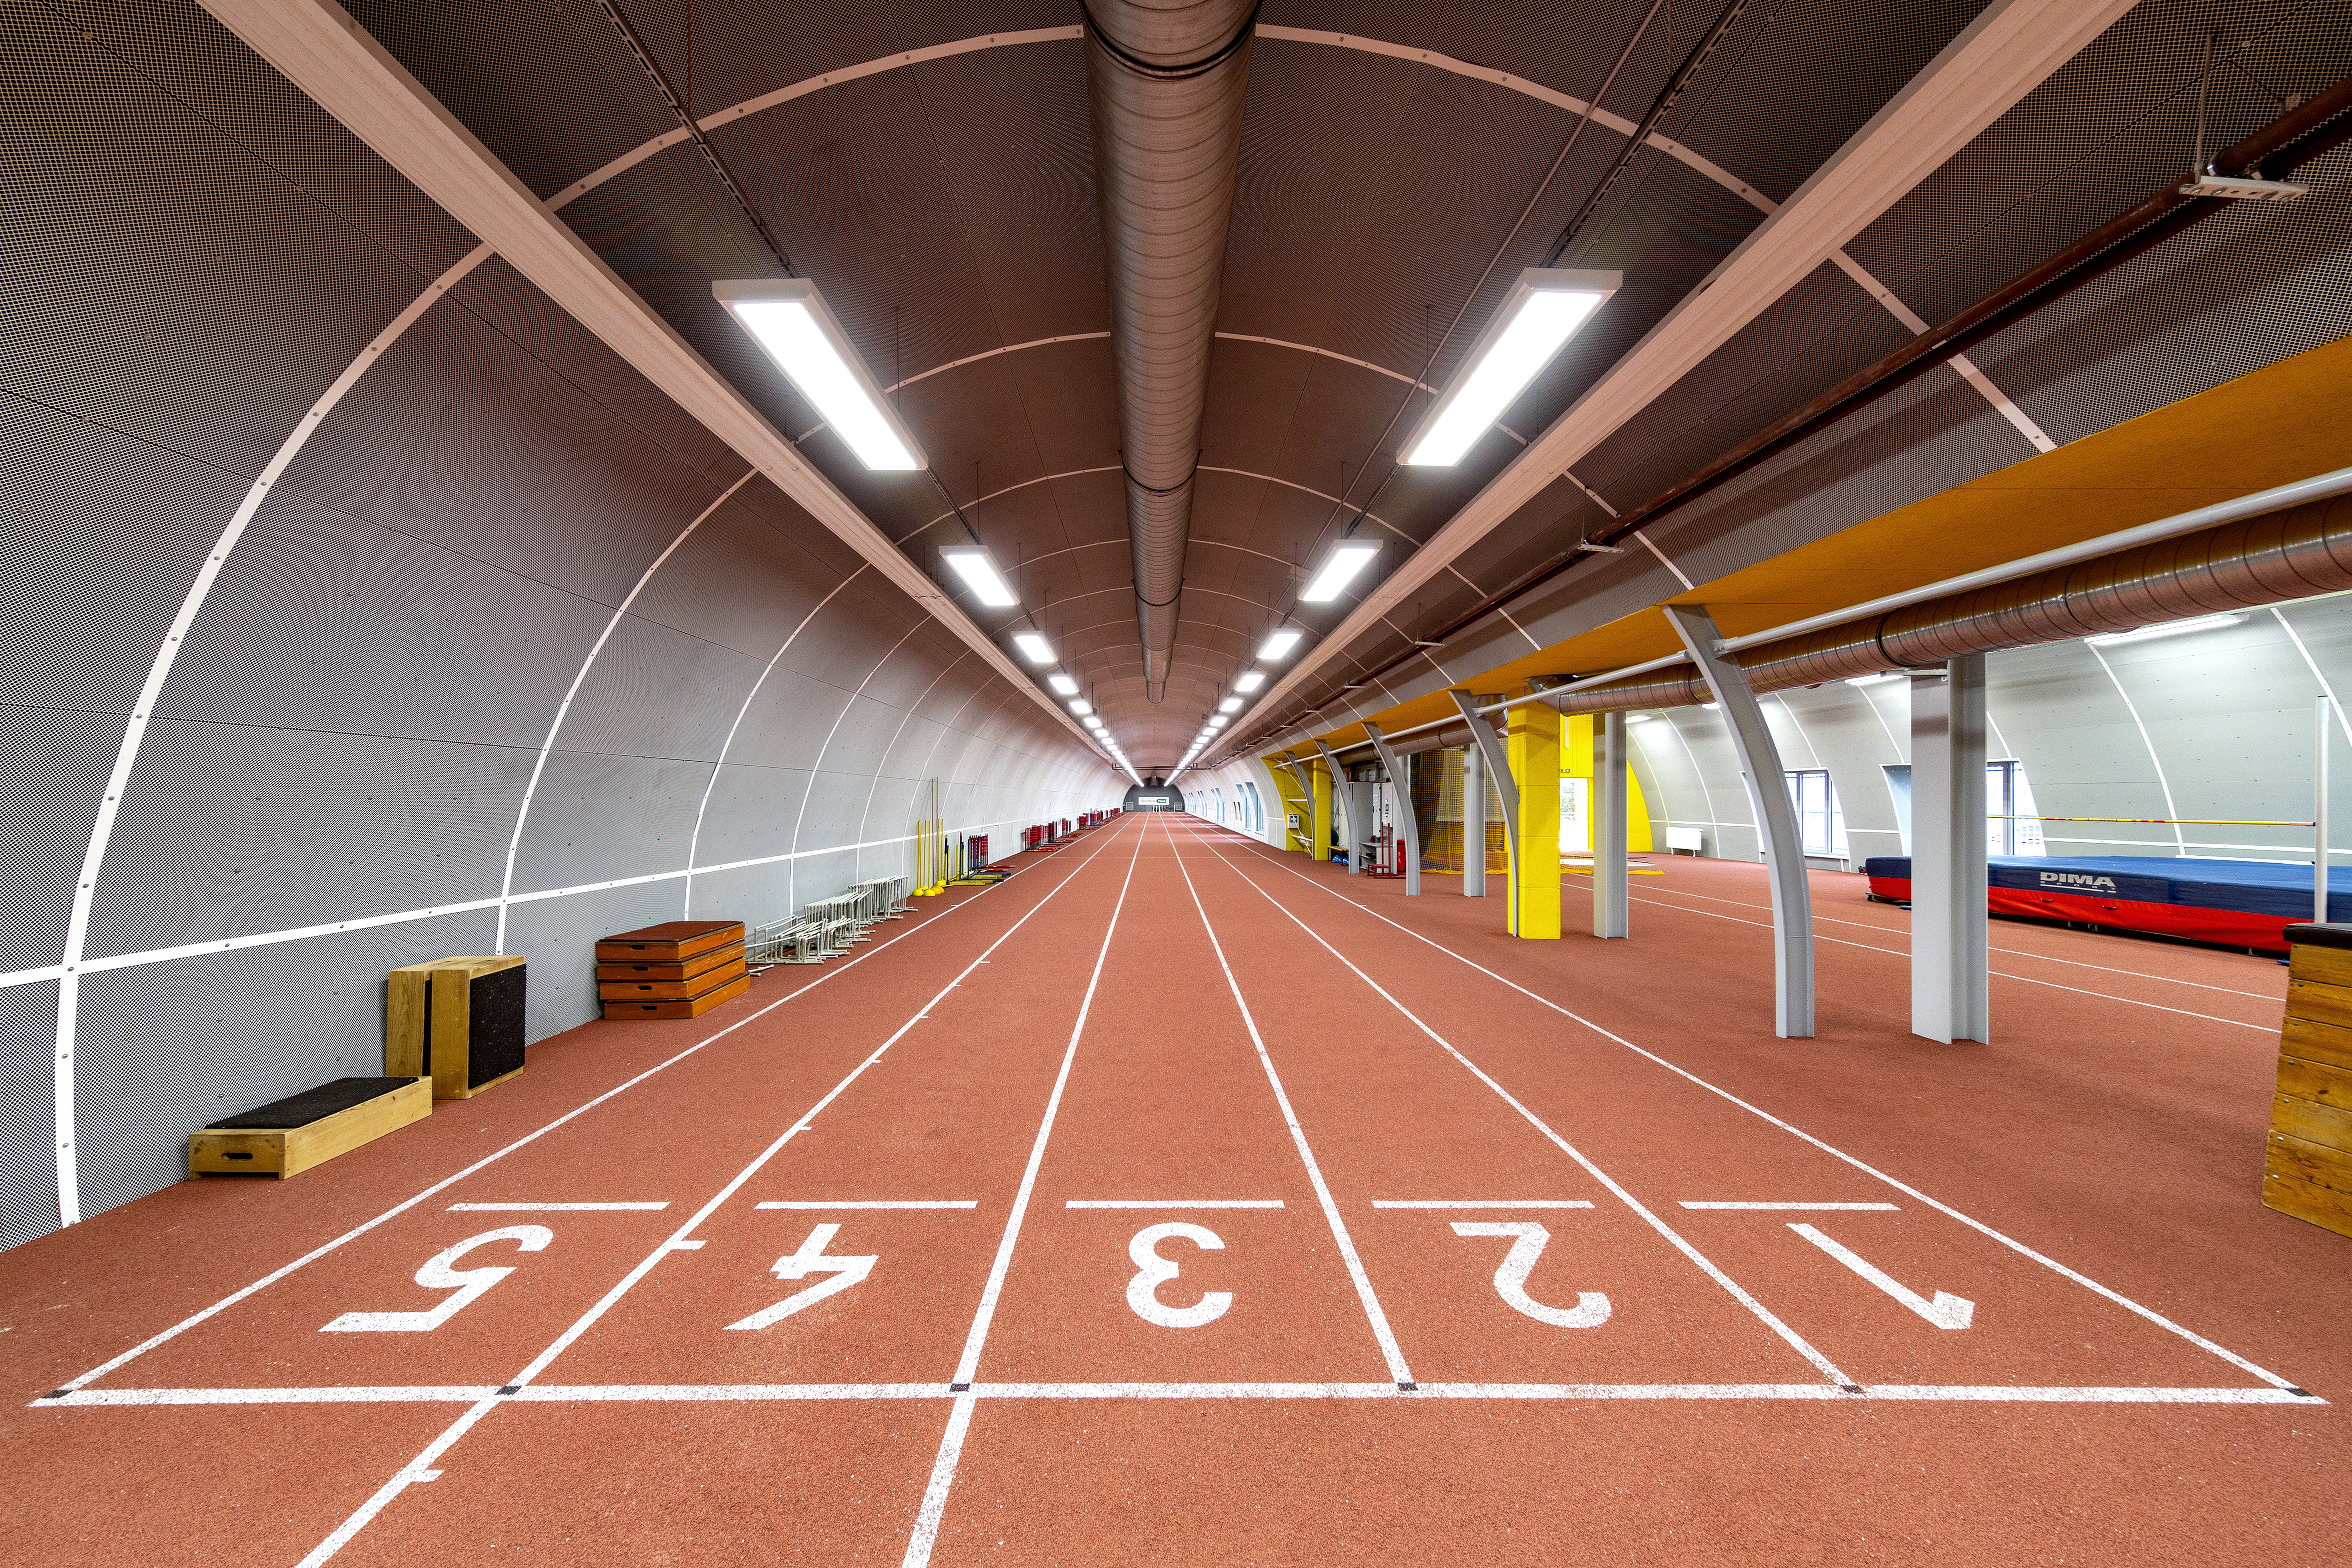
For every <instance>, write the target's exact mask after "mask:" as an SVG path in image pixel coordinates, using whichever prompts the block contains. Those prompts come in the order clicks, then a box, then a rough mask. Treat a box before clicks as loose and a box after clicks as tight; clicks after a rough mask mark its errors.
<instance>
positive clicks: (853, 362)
mask: <svg viewBox="0 0 2352 1568" xmlns="http://www.w3.org/2000/svg"><path fill="white" fill-rule="evenodd" d="M710 292H711V296H712V298H714V299H716V300H718V301H719V303H720V304H721V305H724V306H725V307H726V308H727V311H728V313H729V314H730V315H731V316H733V317H734V318H735V321H736V323H737V324H738V325H740V327H741V328H742V329H743V330H744V331H747V332H749V333H750V334H751V340H752V341H753V342H756V343H758V344H759V345H760V347H761V349H763V350H765V351H766V352H767V355H768V357H769V358H770V359H772V360H773V361H775V362H776V367H777V368H778V369H779V370H782V372H783V373H784V374H785V375H786V376H787V377H788V378H789V379H790V380H791V382H792V384H793V385H794V386H795V387H797V388H799V389H800V394H801V395H802V396H803V397H805V398H807V399H808V400H809V402H810V403H811V404H812V405H814V407H815V408H816V411H817V414H818V416H820V417H822V418H823V419H824V422H825V423H826V424H827V425H830V426H833V429H834V431H835V434H837V435H839V436H840V437H841V438H842V439H843V440H844V441H845V442H847V443H848V444H849V449H850V450H851V451H853V452H855V453H856V454H857V460H858V461H859V462H861V463H864V464H865V465H866V467H867V468H877V469H908V468H928V467H929V466H930V465H929V463H928V462H927V461H926V460H925V458H924V457H923V449H922V447H921V446H920V445H919V444H918V443H917V441H916V440H915V436H914V432H913V431H911V430H909V429H908V428H907V426H906V425H905V423H904V422H902V421H901V420H900V419H899V417H898V413H897V411H896V410H894V409H893V408H892V407H891V406H890V404H889V401H888V400H887V399H886V398H885V397H884V396H883V395H882V389H881V388H880V387H879V386H878V385H877V384H876V383H875V380H874V378H873V377H872V376H871V375H868V374H866V365H865V363H864V362H863V361H862V360H860V359H859V358H858V357H857V351H856V349H854V348H852V347H851V346H850V343H849V334H848V333H846V332H845V331H842V328H841V323H840V321H837V320H835V317H834V314H833V312H832V311H831V310H827V309H826V308H825V303H824V298H823V296H821V295H820V294H818V292H817V289H816V285H815V284H814V283H812V282H810V281H809V280H808V279H805V278H754V279H720V280H719V281H718V282H716V283H713V284H712V285H711V286H710ZM1011 602H1012V601H1010V600H1007V601H1006V603H1008V604H1010V603H1011Z"/></svg>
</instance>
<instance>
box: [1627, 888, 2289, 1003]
mask: <svg viewBox="0 0 2352 1568" xmlns="http://www.w3.org/2000/svg"><path fill="white" fill-rule="evenodd" d="M1643 892H1647V893H1670V894H1672V895H1673V896H1674V897H1675V898H1678V899H1705V900H1706V901H1707V902H1709V903H1711V904H1729V905H1730V906H1731V907H1732V908H1733V909H1736V910H1769V909H1770V908H1771V907H1772V906H1771V905H1769V904H1751V903H1749V902H1748V901H1747V900H1744V899H1726V898H1721V897H1718V896H1717V895H1716V894H1714V893H1694V892H1692V891H1691V890H1690V889H1687V888H1675V887H1669V886H1665V885H1664V884H1661V885H1659V886H1656V887H1644V888H1643ZM1645 901H1654V900H1645ZM1663 907H1664V908H1667V909H1675V908H1679V907H1680V906H1679V905H1673V904H1668V905H1665V906H1663ZM1690 912H1691V913H1693V914H1705V913H1706V912H1707V911H1706V910H1691V911H1690ZM1813 921H1814V923H1816V924H1819V923H1820V922H1822V921H1829V922H1830V923H1831V924H1832V925H1842V926H1854V927H1856V928H1858V929H1860V930H1863V931H1876V932H1878V933H1879V934H1880V935H1881V936H1908V935H1909V934H1910V928H1908V927H1907V926H1883V925H1879V924H1877V923H1876V922H1875V921H1849V920H1840V919H1839V918H1838V917H1837V916H1835V915H1824V914H1819V913H1816V914H1815V915H1814V916H1813ZM1986 951H1987V952H2001V953H2007V954H2008V955H2009V956H2010V957H2011V958H2031V959H2033V960H2035V961H2036V962H2037V963H2063V964H2065V965H2066V966H2067V967H2068V968H2070V969H2095V970H2097V971H2098V972H2099V973H2102V974H2121V975H2124V976H2126V978H2128V979H2132V980H2159V981H2162V982H2163V983H2164V984H2167V985H2186V986H2189V987H2190V988H2192V989H2194V990H2198V991H2219V992H2220V993H2221V994H2222V995H2224V996H2251V997H2252V998H2253V999H2254V1000H2255V1001H2257V1002H2276V1001H2278V1000H2279V998H2277V997H2275V996H2271V995H2267V994H2263V992H2260V991H2240V990H2237V989H2235V988H2233V987H2231V986H2228V985H2208V984H2205V983H2204V982H2202V981H2199V980H2182V979H2180V978H2179V977H2178V976H2176V975H2170V974H2143V973H2140V972H2139V971H2138V970H2137V969H2117V968H2116V967H2115V966H2114V965H2113V964H2108V963H2084V962H2083V961H2082V960H2081V959H2078V958H2053V957H2052V956H2051V955H2050V954H2048V953H2046V952H2027V951H2026V950H2025V949H2023V948H2021V947H1989V948H1987V949H1986ZM1904 956H1905V957H1906V958H1907V957H1909V956H1910V955H1909V954H1908V953H1906V954H1905V955H1904ZM2012 978H2017V977H2014V976H2013V977H2012ZM2117 1000H2122V998H2120V997H2119V998H2117Z"/></svg>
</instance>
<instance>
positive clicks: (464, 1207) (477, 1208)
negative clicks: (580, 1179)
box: [449, 1204, 668, 1213]
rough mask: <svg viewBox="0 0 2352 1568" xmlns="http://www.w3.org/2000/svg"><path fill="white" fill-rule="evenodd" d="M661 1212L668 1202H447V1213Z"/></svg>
mask: <svg viewBox="0 0 2352 1568" xmlns="http://www.w3.org/2000/svg"><path fill="white" fill-rule="evenodd" d="M624 1208H628V1211H640V1213H661V1211H663V1208H668V1204H449V1213H609V1211H624Z"/></svg>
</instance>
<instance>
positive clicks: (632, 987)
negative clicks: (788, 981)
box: [596, 921, 751, 1018]
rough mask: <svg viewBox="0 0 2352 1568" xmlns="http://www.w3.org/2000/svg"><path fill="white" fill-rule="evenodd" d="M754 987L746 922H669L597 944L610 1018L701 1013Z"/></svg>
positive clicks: (599, 994) (601, 995)
mask: <svg viewBox="0 0 2352 1568" xmlns="http://www.w3.org/2000/svg"><path fill="white" fill-rule="evenodd" d="M750 989H751V974H750V973H749V972H748V970H747V968H746V966H745V964H744V962H743V922H742V921H664V922H663V923H661V924H660V925H651V926H646V927H645V928H643V929H642V930H639V931H618V932H615V933H614V935H612V936H608V937H604V938H602V939H601V940H599V941H598V942H597V943H596V999H597V1000H598V1001H599V1002H602V1003H603V1004H604V1016H606V1017H607V1018H698V1017H700V1016H702V1015H703V1014H705V1013H708V1012H709V1011H710V1009H712V1008H713V1007H716V1006H718V1005H719V1004H720V1003H721V1002H731V1001H733V1000H734V999H735V998H736V997H738V996H740V995H741V994H743V993H744V992H746V991H749V990H750Z"/></svg>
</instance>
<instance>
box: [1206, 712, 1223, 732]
mask: <svg viewBox="0 0 2352 1568" xmlns="http://www.w3.org/2000/svg"><path fill="white" fill-rule="evenodd" d="M1224 727H1225V716H1224V715H1223V714H1222V713H1220V714H1218V715H1217V716H1216V717H1215V718H1213V719H1212V720H1210V721H1209V728H1210V729H1211V730H1222V729H1223V728H1224Z"/></svg>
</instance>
